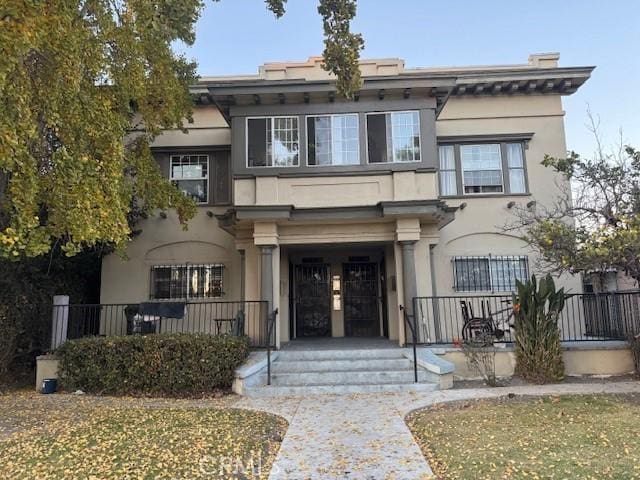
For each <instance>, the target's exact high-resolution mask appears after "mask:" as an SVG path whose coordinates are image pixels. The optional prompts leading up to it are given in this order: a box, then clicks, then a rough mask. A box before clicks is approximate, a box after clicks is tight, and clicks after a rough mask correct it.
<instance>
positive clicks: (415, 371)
mask: <svg viewBox="0 0 640 480" xmlns="http://www.w3.org/2000/svg"><path fill="white" fill-rule="evenodd" d="M400 310H401V311H402V314H403V317H404V322H405V325H407V326H408V327H409V330H411V336H412V338H413V342H412V343H413V379H414V382H415V383H418V339H417V337H416V326H415V321H416V316H415V315H409V314H408V313H407V309H406V308H405V307H404V306H403V305H400ZM409 317H413V322H414V325H412V324H411V320H410V318H409ZM404 345H405V347H406V346H407V335H406V330H405V338H404Z"/></svg>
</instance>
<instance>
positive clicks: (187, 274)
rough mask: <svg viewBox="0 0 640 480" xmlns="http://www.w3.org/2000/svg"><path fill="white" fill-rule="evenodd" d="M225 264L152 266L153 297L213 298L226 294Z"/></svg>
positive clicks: (163, 298) (162, 298)
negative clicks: (224, 287)
mask: <svg viewBox="0 0 640 480" xmlns="http://www.w3.org/2000/svg"><path fill="white" fill-rule="evenodd" d="M223 272H224V265H222V264H217V263H216V264H207V265H192V264H186V265H158V266H154V267H151V298H154V299H159V300H168V299H189V298H212V297H221V296H222V295H224V292H223V289H222V286H223V285H222V280H223Z"/></svg>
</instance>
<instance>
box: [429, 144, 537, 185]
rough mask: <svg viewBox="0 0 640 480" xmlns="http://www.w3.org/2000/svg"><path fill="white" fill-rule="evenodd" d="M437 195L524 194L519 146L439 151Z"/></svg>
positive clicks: (443, 148)
mask: <svg viewBox="0 0 640 480" xmlns="http://www.w3.org/2000/svg"><path fill="white" fill-rule="evenodd" d="M438 156H439V162H438V164H439V172H438V176H439V180H440V195H442V196H456V195H477V194H522V193H527V183H526V174H525V170H526V167H525V159H524V150H523V144H522V142H511V143H478V144H458V145H456V144H447V145H440V146H439V147H438Z"/></svg>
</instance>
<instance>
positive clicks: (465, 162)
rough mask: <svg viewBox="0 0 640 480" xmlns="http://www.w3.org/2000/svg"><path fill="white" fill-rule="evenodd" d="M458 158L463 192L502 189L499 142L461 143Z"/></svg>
mask: <svg viewBox="0 0 640 480" xmlns="http://www.w3.org/2000/svg"><path fill="white" fill-rule="evenodd" d="M460 160H461V165H462V185H463V188H464V193H467V194H469V193H500V192H503V191H504V186H503V179H502V155H501V154H500V144H499V143H485V144H479V145H461V146H460Z"/></svg>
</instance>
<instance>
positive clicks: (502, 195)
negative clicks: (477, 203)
mask: <svg viewBox="0 0 640 480" xmlns="http://www.w3.org/2000/svg"><path fill="white" fill-rule="evenodd" d="M530 196H531V193H472V194H467V195H440V196H439V197H438V198H442V199H445V200H446V199H465V200H466V199H469V198H509V197H530Z"/></svg>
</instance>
